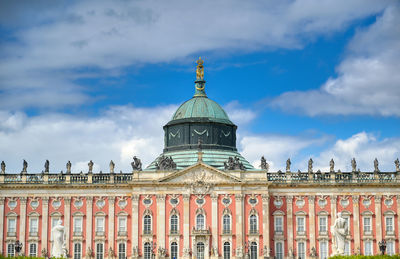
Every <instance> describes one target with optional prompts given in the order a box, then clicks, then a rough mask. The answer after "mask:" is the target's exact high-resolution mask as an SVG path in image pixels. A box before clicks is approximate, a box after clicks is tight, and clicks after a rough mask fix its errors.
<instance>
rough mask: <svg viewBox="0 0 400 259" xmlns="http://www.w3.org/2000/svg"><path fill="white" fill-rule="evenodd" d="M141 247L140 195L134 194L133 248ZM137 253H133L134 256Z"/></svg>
mask: <svg viewBox="0 0 400 259" xmlns="http://www.w3.org/2000/svg"><path fill="white" fill-rule="evenodd" d="M138 249H139V195H137V194H134V195H132V250H133V251H138ZM136 256H137V253H133V254H132V257H136Z"/></svg>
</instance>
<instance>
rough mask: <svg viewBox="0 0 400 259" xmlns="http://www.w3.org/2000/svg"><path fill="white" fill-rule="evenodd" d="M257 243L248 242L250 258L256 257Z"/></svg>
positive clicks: (254, 258) (255, 258)
mask: <svg viewBox="0 0 400 259" xmlns="http://www.w3.org/2000/svg"><path fill="white" fill-rule="evenodd" d="M257 250H258V249H257V243H256V242H251V244H250V259H257Z"/></svg>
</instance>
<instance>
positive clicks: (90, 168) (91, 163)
mask: <svg viewBox="0 0 400 259" xmlns="http://www.w3.org/2000/svg"><path fill="white" fill-rule="evenodd" d="M88 166H89V173H92V172H93V161H92V160H90V161H89V163H88Z"/></svg>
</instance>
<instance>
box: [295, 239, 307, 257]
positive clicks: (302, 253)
mask: <svg viewBox="0 0 400 259" xmlns="http://www.w3.org/2000/svg"><path fill="white" fill-rule="evenodd" d="M297 256H298V258H299V259H305V258H306V247H305V243H304V242H299V243H298V244H297Z"/></svg>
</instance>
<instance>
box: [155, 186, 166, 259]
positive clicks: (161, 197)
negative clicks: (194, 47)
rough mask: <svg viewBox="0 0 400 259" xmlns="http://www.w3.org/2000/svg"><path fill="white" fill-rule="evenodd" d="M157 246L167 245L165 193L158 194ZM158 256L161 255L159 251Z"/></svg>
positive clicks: (163, 246)
mask: <svg viewBox="0 0 400 259" xmlns="http://www.w3.org/2000/svg"><path fill="white" fill-rule="evenodd" d="M156 197H157V246H158V247H159V248H160V247H161V248H166V247H165V194H157V195H156ZM157 258H160V255H159V254H158V251H157Z"/></svg>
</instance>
